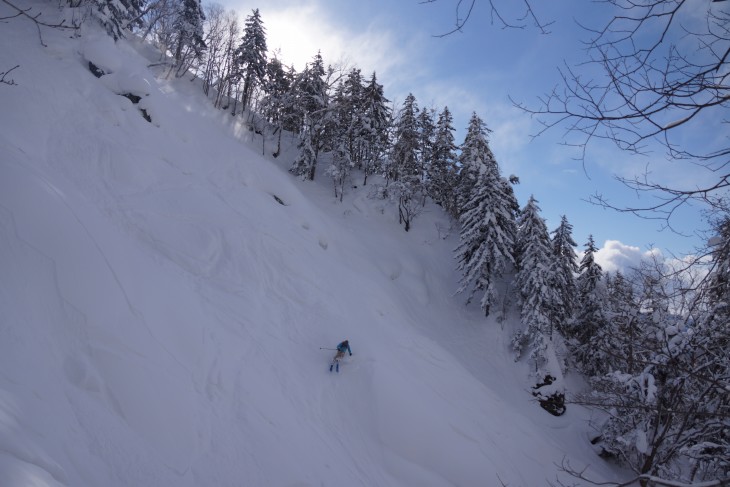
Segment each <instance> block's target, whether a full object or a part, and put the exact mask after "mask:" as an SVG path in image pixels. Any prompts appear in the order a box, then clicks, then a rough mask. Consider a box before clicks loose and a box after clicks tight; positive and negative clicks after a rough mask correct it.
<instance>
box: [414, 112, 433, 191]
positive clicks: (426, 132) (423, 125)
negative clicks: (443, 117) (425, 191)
mask: <svg viewBox="0 0 730 487" xmlns="http://www.w3.org/2000/svg"><path fill="white" fill-rule="evenodd" d="M433 117H434V110H433V109H431V108H424V109H423V110H421V113H419V114H418V156H419V172H420V174H421V181H422V184H423V186H424V187H428V184H429V183H428V181H427V176H428V173H429V171H430V166H431V163H432V161H433V145H434V142H435V138H436V125H435V124H434V122H433Z"/></svg>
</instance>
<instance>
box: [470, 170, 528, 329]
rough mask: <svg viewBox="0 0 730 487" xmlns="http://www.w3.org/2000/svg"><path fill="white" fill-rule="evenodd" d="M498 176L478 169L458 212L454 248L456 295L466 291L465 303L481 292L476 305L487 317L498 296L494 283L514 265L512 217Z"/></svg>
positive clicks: (513, 224)
mask: <svg viewBox="0 0 730 487" xmlns="http://www.w3.org/2000/svg"><path fill="white" fill-rule="evenodd" d="M497 176H498V175H497V174H495V173H494V172H492V171H490V170H488V169H487V167H486V166H482V168H481V173H480V174H479V179H478V180H477V183H476V185H475V186H474V188H473V189H472V196H471V200H469V201H468V202H467V203H466V204H465V206H464V208H463V210H462V213H461V217H460V224H461V233H460V239H461V243H460V245H459V246H458V247H457V249H456V258H457V260H458V262H459V263H458V266H457V268H458V269H459V270H460V271H461V272H462V279H461V282H460V286H459V288H458V289H457V292H458V293H460V292H463V291H465V290H467V289H470V292H469V295H468V299H467V302H469V301H470V300H471V299H472V297H473V296H474V294H475V292H476V291H483V292H484V294H483V296H482V299H481V301H480V306H481V308H482V310H483V311H484V314H485V315H487V316H488V315H489V313H490V309H491V307H492V305H493V304H494V303H495V302H496V299H497V296H498V289H497V280H498V279H499V278H500V277H502V273H503V272H504V271H505V269H507V268H508V266H509V265H514V259H513V250H514V249H513V247H514V240H513V234H514V231H513V230H512V227H514V226H515V221H514V215H513V213H512V211H511V209H510V208H509V205H508V200H507V199H506V198H504V194H503V192H502V189H501V188H502V185H501V181H500V179H499V178H498V177H497Z"/></svg>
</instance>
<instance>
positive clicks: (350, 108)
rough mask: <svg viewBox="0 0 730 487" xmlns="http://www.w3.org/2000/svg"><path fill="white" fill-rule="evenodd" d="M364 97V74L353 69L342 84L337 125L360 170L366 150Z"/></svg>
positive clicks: (352, 158) (338, 102) (353, 160)
mask: <svg viewBox="0 0 730 487" xmlns="http://www.w3.org/2000/svg"><path fill="white" fill-rule="evenodd" d="M363 97H364V94H363V85H362V74H361V73H360V70H359V69H357V68H353V69H352V70H350V72H349V73H348V75H347V77H346V78H345V81H344V82H343V83H342V89H341V93H340V95H339V97H338V100H337V105H338V106H337V111H338V117H337V118H338V120H337V124H338V125H339V126H340V129H339V130H337V133H338V136H339V137H343V138H344V139H345V148H346V150H347V152H348V158H349V159H350V161H352V163H353V164H354V165H355V167H357V168H358V169H359V168H362V159H363V151H364V148H365V140H364V135H365V121H364V109H363V104H364V100H363ZM336 145H339V143H337V144H336Z"/></svg>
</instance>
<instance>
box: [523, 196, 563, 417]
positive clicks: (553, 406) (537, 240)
mask: <svg viewBox="0 0 730 487" xmlns="http://www.w3.org/2000/svg"><path fill="white" fill-rule="evenodd" d="M518 243H519V247H520V249H521V253H520V255H519V262H518V264H519V270H518V271H517V275H516V276H515V282H516V284H517V288H518V293H519V296H520V304H521V318H522V325H523V327H524V328H523V330H522V331H520V332H518V333H517V334H516V335H515V337H514V339H513V345H514V347H515V350H516V351H517V353H518V358H519V357H521V356H522V355H523V354H524V353H525V352H528V353H527V357H528V363H529V364H530V367H531V370H532V373H533V374H534V377H535V379H536V381H537V384H536V386H535V387H534V391H533V395H535V396H536V397H537V398H538V400H539V401H540V405H541V406H542V407H543V408H544V409H545V410H547V411H548V412H550V413H551V414H554V415H556V416H557V415H561V414H563V412H565V393H564V389H563V387H564V386H563V367H564V364H563V363H562V361H561V360H560V359H559V358H558V354H557V350H558V349H559V348H562V341H561V337H560V335H559V334H557V333H555V330H554V317H553V311H554V308H555V303H556V302H557V301H558V299H559V298H558V293H557V292H556V290H555V289H554V288H553V287H552V283H553V282H554V280H555V277H554V273H553V266H552V260H553V259H554V257H553V254H552V249H551V246H550V236H549V235H548V231H547V227H546V226H545V221H544V220H543V219H542V217H541V216H540V207H539V206H537V201H536V200H535V198H534V197H532V196H531V197H530V200H529V201H528V202H527V204H526V205H525V208H524V209H523V210H522V213H521V215H520V221H519V229H518Z"/></svg>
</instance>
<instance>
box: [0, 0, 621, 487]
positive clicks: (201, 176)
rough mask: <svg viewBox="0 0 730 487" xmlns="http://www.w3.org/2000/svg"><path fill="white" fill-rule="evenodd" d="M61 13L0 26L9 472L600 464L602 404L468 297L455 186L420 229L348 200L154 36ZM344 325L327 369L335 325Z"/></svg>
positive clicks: (129, 481)
mask: <svg viewBox="0 0 730 487" xmlns="http://www.w3.org/2000/svg"><path fill="white" fill-rule="evenodd" d="M37 5H41V4H37ZM36 8H39V7H36ZM48 14H49V15H51V14H52V12H49V13H48ZM43 36H44V40H45V41H46V43H47V44H48V46H49V47H47V48H44V47H42V46H41V45H40V44H39V43H38V39H37V34H36V32H35V26H33V25H32V24H31V23H30V22H25V21H23V20H22V19H17V20H14V21H12V22H10V23H9V24H7V25H4V26H3V29H2V30H0V39H1V42H2V44H3V46H5V47H4V49H3V50H2V51H1V52H0V69H5V68H4V67H6V66H10V67H12V66H14V65H16V64H19V65H20V68H18V69H17V70H15V71H13V78H14V80H15V82H16V83H17V86H8V85H0V106H2V107H3V110H2V111H1V112H0V128H1V130H0V247H1V248H2V252H0V275H2V276H3V277H2V280H1V281H0V310H2V311H0V313H1V314H0V320H1V321H0V371H1V372H0V485H7V486H21V485H49V486H57V485H69V486H71V485H73V486H84V485H88V486H97V485H105V486H124V485H129V486H132V485H133V486H165V485H170V486H172V485H175V486H200V485H216V486H240V485H246V486H248V485H251V486H269V485H270V486H291V487H293V486H298V487H303V486H315V485H341V484H343V483H345V484H347V485H362V486H369V487H371V486H396V485H403V486H412V485H419V486H442V485H461V486H477V485H499V481H500V479H501V481H503V482H504V483H505V484H508V485H511V486H517V485H522V486H532V485H541V484H543V483H545V480H546V479H554V478H555V475H556V470H557V468H556V466H555V465H554V463H555V462H560V461H561V459H562V458H563V457H564V456H566V455H567V456H568V457H569V458H570V459H571V460H572V461H573V462H574V463H577V464H584V463H588V462H591V463H597V459H596V457H595V456H594V455H593V454H592V453H591V452H590V451H587V449H586V448H585V433H584V428H585V425H584V424H583V423H581V422H580V420H582V419H583V415H584V414H585V412H584V411H582V410H580V409H578V408H571V409H570V410H569V412H568V414H566V415H565V416H563V417H561V418H554V417H551V416H549V415H548V414H546V413H545V412H544V411H542V410H541V409H540V408H538V407H537V406H536V405H535V404H534V403H533V402H532V401H531V397H530V394H529V392H528V391H527V385H526V382H525V381H524V379H523V377H524V370H522V368H521V366H520V365H519V364H517V365H516V364H513V363H512V358H511V356H510V354H509V353H508V352H507V349H506V346H505V344H506V341H507V340H508V335H507V334H503V333H502V331H501V329H500V325H499V324H496V323H494V322H493V321H490V320H485V319H484V318H483V316H481V313H479V311H478V310H476V309H474V308H471V307H465V306H464V305H463V302H462V300H461V299H460V298H459V297H456V298H455V297H453V296H452V292H453V289H455V287H456V277H457V276H456V275H455V274H454V271H453V259H452V256H451V251H452V249H453V247H454V246H455V244H456V240H455V236H454V235H453V234H450V235H448V236H447V237H446V238H443V237H444V236H445V230H444V229H446V228H448V222H447V221H446V219H445V218H444V217H443V216H442V215H441V214H440V212H439V210H438V208H434V207H428V208H427V211H426V212H425V213H424V214H423V215H421V216H420V217H419V218H418V219H417V220H416V221H415V222H414V229H413V231H412V232H409V233H407V234H406V233H405V232H403V231H402V229H401V228H400V227H399V226H398V225H397V221H395V215H394V213H393V209H392V208H390V207H389V206H388V205H387V204H386V203H384V202H382V201H380V200H376V199H371V198H369V197H368V191H369V187H365V188H356V189H353V190H352V191H350V192H349V193H348V194H346V197H345V200H346V201H345V202H343V203H338V202H336V201H335V200H334V199H333V198H332V195H331V193H330V189H329V186H328V185H327V183H326V181H324V177H321V179H322V180H323V181H321V182H320V183H317V184H311V183H310V184H305V183H302V182H300V181H297V180H296V179H294V178H292V177H291V176H290V175H289V174H288V173H287V172H286V171H285V167H284V166H285V165H286V161H287V160H291V157H289V156H290V155H291V150H293V148H292V147H289V151H290V152H289V156H287V154H285V155H284V156H282V157H281V158H280V161H278V162H272V161H268V160H265V159H264V158H262V157H261V156H260V155H259V154H260V143H261V141H260V139H258V140H254V141H252V142H251V141H248V139H249V138H250V137H251V134H250V133H249V132H248V131H247V130H245V129H244V128H243V127H242V126H241V125H240V122H239V121H238V120H232V119H231V117H230V115H227V114H226V113H223V112H219V111H215V110H213V109H212V107H211V106H210V103H209V102H208V101H207V100H205V99H204V97H203V96H202V94H200V93H199V91H198V90H197V89H196V87H195V85H194V84H193V83H190V82H189V81H188V80H185V79H182V80H165V79H162V78H157V77H155V75H154V73H152V72H151V71H150V70H149V68H147V65H148V63H149V60H148V59H145V58H144V56H142V55H140V54H139V53H147V55H151V54H150V53H149V51H148V49H147V48H146V47H145V46H135V45H132V44H129V43H127V42H126V41H121V42H119V43H118V44H116V45H114V44H112V43H111V41H110V40H109V39H108V38H106V37H104V36H103V35H102V34H100V33H99V32H96V31H95V30H94V29H93V28H86V29H84V31H83V32H81V36H80V37H78V38H69V37H68V33H67V32H63V31H55V30H44V32H43ZM90 59H93V60H94V61H95V62H98V63H99V64H100V65H103V66H102V67H103V68H104V69H105V70H106V71H107V72H109V73H110V74H108V75H107V76H104V77H102V78H101V79H97V78H95V77H94V76H93V75H92V74H91V72H90V71H89V70H88V69H87V64H88V61H89V60H90ZM128 89H129V90H131V91H135V92H138V93H140V92H142V94H148V96H145V97H143V100H142V101H141V102H140V106H144V107H145V109H146V110H147V112H148V113H149V114H150V116H151V118H152V123H149V122H147V121H146V120H145V119H144V118H143V117H142V116H141V113H140V111H139V109H138V107H137V106H135V105H134V104H133V103H132V102H131V101H129V100H128V99H127V98H124V97H122V96H119V94H117V93H120V92H124V91H125V90H128ZM287 157H289V159H287ZM282 160H283V162H282ZM279 165H281V167H280V166H279ZM274 195H276V197H277V198H278V199H279V200H281V202H283V203H284V204H283V205H282V204H280V203H279V202H278V201H277V200H276V199H275V198H274ZM507 326H508V327H509V324H507ZM345 338H348V339H350V342H351V345H352V347H353V352H354V355H353V356H352V357H348V358H347V359H346V360H345V361H344V364H343V366H342V370H341V373H340V374H330V373H329V372H328V371H327V365H328V362H329V360H330V358H331V354H332V352H331V351H328V350H321V349H320V347H325V348H328V347H334V345H335V344H336V343H337V342H339V341H340V340H342V339H345ZM596 475H597V476H599V477H601V476H609V475H610V472H609V471H608V470H606V469H605V467H603V468H601V467H600V466H599V471H598V472H596Z"/></svg>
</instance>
